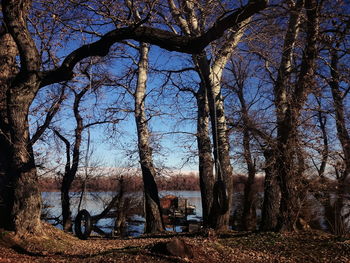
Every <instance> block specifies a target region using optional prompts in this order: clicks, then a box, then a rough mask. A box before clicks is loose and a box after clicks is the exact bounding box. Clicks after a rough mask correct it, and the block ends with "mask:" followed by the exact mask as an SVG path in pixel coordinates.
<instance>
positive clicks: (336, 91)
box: [326, 47, 350, 235]
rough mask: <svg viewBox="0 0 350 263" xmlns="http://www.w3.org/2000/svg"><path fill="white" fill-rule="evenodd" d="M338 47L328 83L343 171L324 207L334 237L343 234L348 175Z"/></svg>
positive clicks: (349, 143) (349, 140)
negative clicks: (331, 198) (332, 196)
mask: <svg viewBox="0 0 350 263" xmlns="http://www.w3.org/2000/svg"><path fill="white" fill-rule="evenodd" d="M337 48H338V47H335V48H333V47H332V48H331V51H330V56H331V63H330V73H331V80H330V81H329V86H330V88H331V92H332V97H333V105H334V109H335V125H336V128H337V136H338V139H339V141H340V144H341V147H342V152H343V156H344V157H343V159H344V170H343V171H342V173H341V174H340V176H339V177H337V181H338V182H337V184H338V185H337V188H336V193H335V201H334V204H333V205H332V206H331V205H330V203H331V202H328V203H329V207H328V208H327V207H326V211H327V210H328V215H327V216H328V217H329V218H332V219H331V227H332V232H333V233H334V234H336V235H342V234H344V227H345V222H344V219H345V218H344V217H343V215H342V211H343V209H344V206H345V203H344V199H345V196H346V195H347V194H348V191H347V188H348V186H349V182H348V178H349V173H350V135H349V132H348V129H347V127H346V119H345V106H344V101H343V100H344V97H343V92H342V91H341V90H340V84H339V83H340V74H339V69H338V67H339V66H338V64H339V55H338V51H337Z"/></svg>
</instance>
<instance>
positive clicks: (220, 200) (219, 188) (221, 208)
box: [213, 180, 228, 215]
mask: <svg viewBox="0 0 350 263" xmlns="http://www.w3.org/2000/svg"><path fill="white" fill-rule="evenodd" d="M213 194H214V205H216V209H217V211H218V213H219V214H220V215H223V214H225V213H226V212H227V211H228V193H227V187H226V185H225V183H224V181H222V180H218V181H216V182H215V184H214V189H213Z"/></svg>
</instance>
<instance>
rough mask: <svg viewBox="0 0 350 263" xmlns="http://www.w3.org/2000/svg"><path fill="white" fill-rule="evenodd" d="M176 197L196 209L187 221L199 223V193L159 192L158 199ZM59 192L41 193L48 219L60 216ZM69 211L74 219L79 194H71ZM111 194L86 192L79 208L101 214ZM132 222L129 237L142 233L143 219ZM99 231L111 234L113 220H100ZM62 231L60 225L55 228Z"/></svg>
mask: <svg viewBox="0 0 350 263" xmlns="http://www.w3.org/2000/svg"><path fill="white" fill-rule="evenodd" d="M168 194H171V195H176V196H177V197H182V198H186V199H187V200H188V204H190V205H194V206H195V207H196V214H195V215H189V216H188V219H189V220H196V221H200V220H201V218H202V203H201V194H200V192H199V191H160V193H159V195H160V197H163V196H165V195H168ZM60 195H61V193H60V192H43V193H42V200H43V203H44V206H45V208H44V210H45V213H46V214H47V215H48V217H49V218H55V217H58V216H60V215H61V200H60ZM70 196H71V210H72V216H73V218H75V216H76V214H77V213H78V204H79V199H80V193H71V194H70ZM112 197H113V193H112V192H88V193H86V194H85V195H84V198H83V201H82V204H81V208H80V209H86V210H88V211H89V213H90V214H91V215H97V214H99V213H101V212H102V211H103V209H104V207H105V206H106V204H108V202H109V201H110V200H111V199H112ZM132 197H133V199H135V198H136V199H137V198H138V199H140V200H141V198H142V193H133V194H132ZM132 221H137V222H138V223H133V222H129V223H128V229H127V232H128V233H129V235H131V236H138V235H140V234H142V233H143V228H144V225H143V224H142V223H141V222H144V218H143V217H142V216H140V215H133V216H132ZM48 222H49V223H53V220H48ZM97 225H98V226H99V227H100V228H101V229H103V230H104V231H105V232H107V233H108V232H111V231H112V229H113V219H110V218H107V219H101V220H99V221H98V224H97ZM57 227H58V228H61V229H62V226H61V225H58V226H57ZM175 231H178V232H180V231H181V228H180V227H176V228H175Z"/></svg>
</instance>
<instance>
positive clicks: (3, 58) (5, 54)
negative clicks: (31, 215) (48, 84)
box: [0, 27, 18, 228]
mask: <svg viewBox="0 0 350 263" xmlns="http://www.w3.org/2000/svg"><path fill="white" fill-rule="evenodd" d="M17 53H18V51H17V47H16V43H15V42H14V40H13V38H12V36H11V35H10V34H9V33H7V32H6V31H5V28H3V27H0V143H1V151H0V214H1V215H6V214H8V213H7V212H6V211H5V203H4V200H5V197H6V194H5V190H6V188H7V187H8V186H9V185H8V184H9V182H7V180H8V178H7V177H6V174H7V172H8V171H9V163H10V159H9V157H10V156H9V154H8V153H9V152H10V148H5V146H6V145H7V146H8V144H6V141H9V140H10V136H11V135H10V131H9V126H8V125H9V123H8V119H7V105H6V104H7V102H6V96H7V90H8V88H9V85H10V81H11V79H12V78H13V75H14V74H15V73H16V71H18V69H17V67H16V55H17ZM6 221H8V222H9V219H7V220H5V217H4V216H0V228H1V227H4V226H5V222H6ZM6 224H8V223H6Z"/></svg>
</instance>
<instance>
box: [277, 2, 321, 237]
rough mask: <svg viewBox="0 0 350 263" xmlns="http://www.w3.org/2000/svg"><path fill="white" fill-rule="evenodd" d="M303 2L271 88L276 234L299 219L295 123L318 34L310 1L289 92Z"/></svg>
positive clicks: (308, 81)
mask: <svg viewBox="0 0 350 263" xmlns="http://www.w3.org/2000/svg"><path fill="white" fill-rule="evenodd" d="M303 7H304V1H303V0H298V1H297V2H296V5H295V7H294V9H293V10H292V11H291V16H290V20H289V25H288V31H287V34H286V37H285V42H284V48H283V54H282V60H281V64H280V69H279V72H278V73H279V74H278V78H277V84H276V86H275V104H276V111H277V147H278V148H277V149H278V154H277V158H276V171H277V174H278V180H279V184H280V188H281V203H280V215H279V218H278V225H277V228H278V229H279V230H280V231H294V230H295V229H296V227H295V223H296V221H297V219H298V216H299V211H300V205H301V204H300V200H299V197H300V196H299V195H300V193H301V189H302V185H301V184H299V182H300V181H301V180H302V178H301V177H302V176H303V175H302V174H300V170H299V172H297V171H298V167H297V165H296V164H295V162H296V161H295V159H296V158H297V149H298V144H299V140H298V131H297V129H298V120H299V117H300V113H301V110H302V107H303V106H304V103H305V101H306V99H307V95H308V94H309V93H310V88H309V87H310V86H312V83H313V76H314V68H315V66H314V63H315V59H316V55H317V49H316V40H317V33H318V17H317V16H318V14H317V12H318V6H317V2H316V1H314V0H306V1H305V10H306V14H307V18H308V19H307V21H306V46H305V49H304V55H303V58H302V63H301V66H300V72H299V76H298V80H297V83H296V84H295V87H294V88H293V89H292V90H293V91H292V92H291V91H290V90H291V89H290V87H289V88H288V81H289V80H290V69H291V56H292V54H293V49H294V48H293V47H294V45H295V43H296V38H297V35H298V30H299V21H300V17H301V12H302V10H303Z"/></svg>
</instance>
